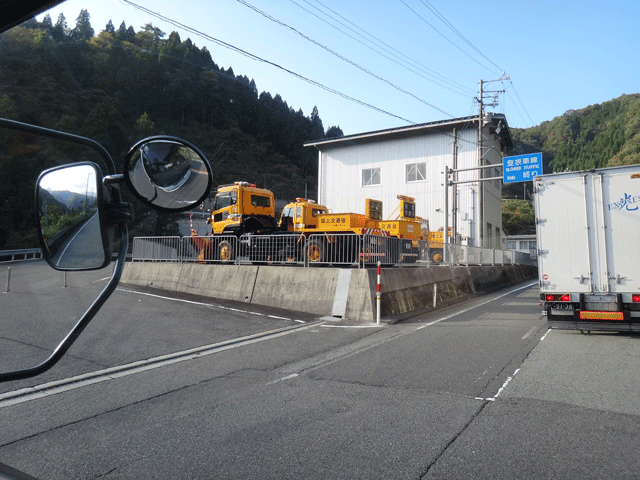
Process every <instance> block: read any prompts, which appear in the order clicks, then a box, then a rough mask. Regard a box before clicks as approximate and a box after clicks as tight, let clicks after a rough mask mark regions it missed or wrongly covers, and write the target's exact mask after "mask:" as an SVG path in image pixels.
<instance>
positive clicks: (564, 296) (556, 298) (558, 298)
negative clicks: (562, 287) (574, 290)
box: [547, 293, 571, 302]
mask: <svg viewBox="0 0 640 480" xmlns="http://www.w3.org/2000/svg"><path fill="white" fill-rule="evenodd" d="M570 301H571V295H569V294H568V293H561V294H556V295H554V294H548V295H547V302H570Z"/></svg>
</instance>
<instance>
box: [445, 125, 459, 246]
mask: <svg viewBox="0 0 640 480" xmlns="http://www.w3.org/2000/svg"><path fill="white" fill-rule="evenodd" d="M453 170H454V173H453V181H457V180H458V172H457V170H458V130H457V129H456V128H454V129H453ZM446 181H448V179H447V178H445V182H446ZM451 203H452V204H453V205H452V208H451V212H452V222H451V223H452V225H451V238H452V239H453V242H452V243H456V232H457V231H458V184H457V183H454V184H453V189H452V202H451ZM448 214H449V212H447V211H445V215H448ZM444 235H445V236H444V238H449V237H448V235H449V232H445V234H444Z"/></svg>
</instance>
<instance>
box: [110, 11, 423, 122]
mask: <svg viewBox="0 0 640 480" xmlns="http://www.w3.org/2000/svg"><path fill="white" fill-rule="evenodd" d="M122 1H123V2H124V3H126V4H128V5H131V6H132V7H134V8H136V9H138V10H140V11H143V12H145V13H147V14H149V15H151V16H153V17H155V18H158V19H160V20H162V21H164V22H167V23H170V24H171V25H173V26H175V27H178V28H182V29H184V30H186V31H188V32H191V33H193V34H194V35H198V36H199V37H202V38H204V39H206V40H209V41H211V42H213V43H215V44H216V45H219V46H221V47H224V48H227V49H229V50H231V51H234V52H236V53H239V54H241V55H243V56H245V57H247V58H250V59H251V60H255V61H258V62H262V63H266V64H268V65H271V66H273V67H274V68H277V69H279V70H281V71H283V72H285V73H288V74H290V75H292V76H294V77H296V78H298V79H299V80H302V81H304V82H306V83H309V84H310V85H313V86H316V87H318V88H321V89H322V90H325V91H327V92H329V93H332V94H334V95H338V96H340V97H342V98H344V99H346V100H349V101H351V102H353V103H357V104H359V105H361V106H364V107H367V108H370V109H372V110H375V111H377V112H380V113H383V114H385V115H389V116H391V117H394V118H397V119H399V120H402V121H403V122H407V123H411V124H414V125H415V124H416V122H414V121H413V120H408V119H406V118H404V117H401V116H399V115H396V114H394V113H391V112H389V111H387V110H384V109H382V108H379V107H376V106H374V105H371V104H370V103H367V102H365V101H363V100H359V99H357V98H354V97H352V96H350V95H347V94H345V93H342V92H340V91H338V90H335V89H333V88H331V87H328V86H326V85H324V84H322V83H320V82H317V81H315V80H312V79H310V78H307V77H305V76H303V75H300V74H299V73H296V72H294V71H292V70H290V69H288V68H285V67H283V66H281V65H278V64H277V63H275V62H272V61H270V60H267V59H264V58H262V57H259V56H257V55H254V54H252V53H250V52H247V51H246V50H243V49H241V48H239V47H236V46H235V45H231V44H230V43H227V42H224V41H222V40H220V39H217V38H215V37H212V36H211V35H209V34H206V33H204V32H201V31H200V30H196V29H195V28H192V27H189V26H188V25H185V24H183V23H180V22H178V21H177V20H173V19H171V18H169V17H166V16H164V15H162V14H160V13H158V12H155V11H153V10H150V9H148V8H145V7H143V6H141V5H138V4H136V3H134V2H132V1H130V0H122Z"/></svg>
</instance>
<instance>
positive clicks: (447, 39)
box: [400, 0, 491, 72]
mask: <svg viewBox="0 0 640 480" xmlns="http://www.w3.org/2000/svg"><path fill="white" fill-rule="evenodd" d="M400 2H402V4H403V5H404V6H405V7H407V8H408V9H409V10H411V11H412V12H413V13H414V15H415V16H417V17H418V18H419V19H420V20H422V21H423V22H424V23H426V24H427V25H429V26H430V27H431V28H432V29H433V30H434V31H435V32H436V33H437V34H438V35H440V36H441V37H442V38H444V39H445V40H446V41H447V42H449V43H450V44H451V45H453V46H454V47H455V48H457V49H458V50H460V51H461V52H462V53H463V54H464V55H466V56H467V57H469V58H470V59H471V60H473V61H474V62H476V63H477V64H478V65H480V66H481V67H482V68H486V69H487V70H488V71H490V72H491V69H490V68H488V67H487V66H486V65H483V64H482V63H480V62H479V61H478V60H476V59H475V58H473V57H472V56H471V55H469V54H468V53H467V52H465V51H464V50H462V48H460V47H459V46H458V45H456V44H455V43H454V42H453V41H451V40H450V39H449V38H447V37H446V36H445V35H444V34H443V33H441V32H440V31H439V30H438V29H437V28H436V27H434V26H433V25H431V24H430V23H429V22H427V21H426V20H425V19H424V18H423V17H422V16H421V15H420V14H419V13H418V12H416V11H415V10H414V9H413V8H411V7H410V6H409V5H407V4H406V3H405V1H404V0H400Z"/></svg>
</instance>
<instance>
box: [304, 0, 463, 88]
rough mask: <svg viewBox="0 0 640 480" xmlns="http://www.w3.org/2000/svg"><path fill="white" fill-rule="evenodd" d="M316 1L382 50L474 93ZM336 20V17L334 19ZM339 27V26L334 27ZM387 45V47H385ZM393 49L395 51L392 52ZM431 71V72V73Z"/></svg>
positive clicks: (305, 0)
mask: <svg viewBox="0 0 640 480" xmlns="http://www.w3.org/2000/svg"><path fill="white" fill-rule="evenodd" d="M303 1H304V2H305V3H307V4H309V1H308V0H303ZM314 1H315V2H316V3H318V4H319V5H321V6H322V7H323V8H325V9H326V10H328V11H330V12H331V13H332V14H334V15H336V16H337V17H340V18H341V19H342V20H344V21H345V22H347V23H349V24H350V25H352V26H353V27H355V28H356V29H358V30H360V31H361V32H362V33H364V34H365V35H366V36H367V37H370V38H371V39H373V40H374V41H375V42H377V43H378V44H379V45H376V46H377V47H380V48H382V50H384V51H385V52H387V53H389V54H392V55H393V52H395V53H396V54H398V55H400V56H401V57H404V58H405V59H406V62H407V63H409V64H412V66H414V67H415V68H417V69H418V70H421V71H423V72H425V73H428V74H429V75H432V76H434V75H435V76H438V77H440V78H441V79H442V80H444V81H446V82H449V83H451V84H454V85H455V86H456V87H459V88H460V89H462V90H463V91H466V92H470V94H473V93H474V92H473V90H471V89H470V88H469V87H467V86H465V85H463V84H461V83H458V82H456V81H455V80H453V79H451V78H447V77H445V76H444V75H442V74H440V73H438V72H436V71H435V70H432V69H430V68H428V67H425V66H424V65H422V64H420V63H419V62H418V61H416V60H414V59H412V58H411V57H408V56H407V55H405V54H404V53H402V52H401V51H400V50H397V49H396V48H394V47H392V46H391V45H389V44H388V43H385V42H384V41H382V40H381V39H379V38H378V37H376V36H375V35H372V34H371V33H369V32H367V31H366V30H364V29H362V28H361V27H359V26H358V25H356V24H355V23H353V22H351V21H350V20H349V19H348V18H345V17H344V16H342V15H340V14H339V13H338V12H336V11H335V10H332V9H331V8H329V7H328V6H326V5H325V4H324V3H322V2H320V0H314ZM309 5H310V6H313V5H311V4H309ZM314 8H316V10H318V11H320V12H321V13H323V14H324V15H326V16H327V17H329V18H331V16H330V15H328V14H327V13H325V12H322V11H321V10H320V9H318V8H317V7H314ZM332 20H335V19H332ZM336 21H337V22H338V23H340V24H341V25H343V26H344V27H345V28H348V29H349V30H351V31H352V32H354V33H355V34H356V35H358V36H359V37H361V38H363V39H364V40H365V41H368V42H371V43H373V44H374V45H375V42H374V41H372V40H367V39H366V38H365V37H364V36H363V35H361V34H359V33H358V32H356V31H355V30H353V29H352V28H350V27H348V26H347V25H344V24H343V23H342V22H340V21H338V20H336ZM334 28H337V27H334ZM385 47H386V48H385ZM392 51H393V52H392ZM429 72H430V73H429ZM456 93H459V92H456ZM461 95H466V94H462V93H461Z"/></svg>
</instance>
